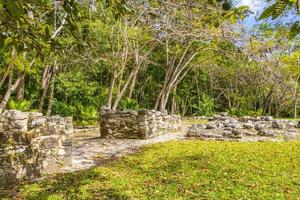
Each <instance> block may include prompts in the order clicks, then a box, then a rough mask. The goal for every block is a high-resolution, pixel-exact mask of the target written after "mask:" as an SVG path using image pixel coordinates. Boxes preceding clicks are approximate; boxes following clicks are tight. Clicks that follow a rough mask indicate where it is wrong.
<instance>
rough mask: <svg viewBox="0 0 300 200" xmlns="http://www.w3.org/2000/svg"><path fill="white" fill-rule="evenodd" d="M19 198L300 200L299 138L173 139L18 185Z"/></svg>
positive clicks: (16, 191) (17, 197)
mask: <svg viewBox="0 0 300 200" xmlns="http://www.w3.org/2000/svg"><path fill="white" fill-rule="evenodd" d="M14 198H15V199H36V200H37V199H52V200H62V199H109V200H112V199H115V200H117V199H151V200H155V199H157V200H163V199H266V200H267V199H299V198H300V143H299V142H275V143H274V142H263V143H261V142H256V143H254V142H220V141H199V140H192V141H187V140H185V141H172V142H166V143H160V144H152V145H147V146H145V147H143V148H142V150H141V151H140V152H139V153H137V154H134V155H131V156H125V157H123V158H121V159H118V160H116V161H114V162H112V163H110V164H109V165H107V166H102V167H96V168H93V169H89V170H83V171H80V172H74V173H67V174H61V175H57V176H56V177H53V178H48V179H47V180H44V181H40V182H38V183H33V184H24V185H20V186H19V187H18V188H16V190H15V193H14Z"/></svg>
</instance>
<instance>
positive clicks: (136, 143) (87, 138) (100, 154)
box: [63, 126, 186, 171]
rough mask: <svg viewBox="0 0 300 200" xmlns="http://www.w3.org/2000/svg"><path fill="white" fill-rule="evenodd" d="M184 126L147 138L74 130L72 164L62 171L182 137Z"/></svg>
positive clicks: (97, 130) (73, 169)
mask: <svg viewBox="0 0 300 200" xmlns="http://www.w3.org/2000/svg"><path fill="white" fill-rule="evenodd" d="M185 128H186V126H183V128H182V130H181V131H178V132H173V133H166V134H163V135H160V136H158V137H155V138H150V139H147V140H142V139H115V140H112V139H104V138H100V137H99V136H100V131H99V128H96V129H87V130H76V131H75V137H74V144H73V149H72V164H73V165H72V166H69V167H65V168H64V169H63V171H77V170H82V169H87V168H90V167H92V166H95V165H101V164H105V162H107V160H111V159H115V158H118V157H120V156H123V155H124V154H130V153H134V152H136V151H138V150H139V148H140V147H141V146H142V145H146V144H153V143H159V142H166V141H170V140H181V139H184V138H185V137H184V135H185Z"/></svg>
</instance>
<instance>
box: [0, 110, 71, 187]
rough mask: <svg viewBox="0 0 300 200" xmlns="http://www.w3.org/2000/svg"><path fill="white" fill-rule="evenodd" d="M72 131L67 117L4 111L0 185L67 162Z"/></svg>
mask: <svg viewBox="0 0 300 200" xmlns="http://www.w3.org/2000/svg"><path fill="white" fill-rule="evenodd" d="M72 135H73V125H72V118H70V117H66V118H63V117H59V116H52V117H45V116H42V114H41V113H35V112H20V111H16V110H8V111H5V112H4V113H3V114H2V115H0V185H8V184H11V183H14V182H15V181H17V180H18V179H21V178H35V177H38V176H40V175H41V174H42V173H51V172H53V171H55V170H56V169H57V168H58V167H61V166H62V165H70V164H71V151H72Z"/></svg>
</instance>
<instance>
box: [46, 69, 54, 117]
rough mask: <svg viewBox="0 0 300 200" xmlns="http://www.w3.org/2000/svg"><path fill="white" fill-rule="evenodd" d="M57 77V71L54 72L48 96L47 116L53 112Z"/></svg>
mask: <svg viewBox="0 0 300 200" xmlns="http://www.w3.org/2000/svg"><path fill="white" fill-rule="evenodd" d="M55 77H56V72H53V76H52V80H51V85H50V94H49V98H48V109H47V113H46V115H47V116H50V115H51V113H52V105H53V96H54V89H55Z"/></svg>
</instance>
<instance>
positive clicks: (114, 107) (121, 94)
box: [112, 67, 139, 110]
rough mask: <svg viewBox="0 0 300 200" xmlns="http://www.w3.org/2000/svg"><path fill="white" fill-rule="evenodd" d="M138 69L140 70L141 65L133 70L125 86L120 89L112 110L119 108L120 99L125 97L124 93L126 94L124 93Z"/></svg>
mask: <svg viewBox="0 0 300 200" xmlns="http://www.w3.org/2000/svg"><path fill="white" fill-rule="evenodd" d="M138 71H139V67H137V68H136V69H134V70H133V71H132V72H131V74H130V75H129V77H128V79H127V81H126V83H125V84H124V86H123V88H122V89H121V90H120V91H118V94H117V96H116V99H115V102H114V105H113V107H112V110H116V109H117V108H118V106H119V103H120V100H121V98H122V97H123V95H124V93H125V91H126V89H127V87H128V85H129V83H130V82H131V80H132V78H133V76H134V75H135V74H136V73H138Z"/></svg>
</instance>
